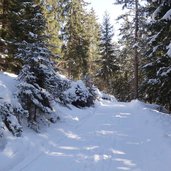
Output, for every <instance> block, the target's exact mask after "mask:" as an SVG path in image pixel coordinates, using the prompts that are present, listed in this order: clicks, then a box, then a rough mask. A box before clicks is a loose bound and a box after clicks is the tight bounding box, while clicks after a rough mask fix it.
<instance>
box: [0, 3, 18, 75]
mask: <svg viewBox="0 0 171 171" xmlns="http://www.w3.org/2000/svg"><path fill="white" fill-rule="evenodd" d="M19 8H20V3H19V2H18V1H15V0H14V1H10V0H1V1H0V47H1V54H0V65H1V69H2V70H6V71H7V70H10V71H13V72H18V67H19V64H20V63H19V62H18V61H17V60H15V59H14V54H15V45H14V44H15V42H16V37H15V32H14V30H15V28H16V27H15V24H14V23H15V22H16V21H17V18H18V15H19V13H18V12H19V11H18V9H19ZM16 31H17V30H16Z"/></svg>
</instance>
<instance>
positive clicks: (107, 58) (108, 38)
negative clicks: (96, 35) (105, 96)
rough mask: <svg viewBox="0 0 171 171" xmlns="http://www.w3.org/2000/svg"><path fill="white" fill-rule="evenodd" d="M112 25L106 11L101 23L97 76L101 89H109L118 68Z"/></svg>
mask: <svg viewBox="0 0 171 171" xmlns="http://www.w3.org/2000/svg"><path fill="white" fill-rule="evenodd" d="M113 35H114V33H113V26H112V25H111V24H110V17H109V15H108V14H107V12H106V13H105V15H104V19H103V25H102V27H101V43H100V55H101V58H100V60H99V71H98V73H97V75H98V77H100V79H102V81H103V82H101V86H102V89H106V90H108V91H110V90H109V89H110V88H111V79H112V77H113V76H114V73H115V72H116V71H117V70H118V69H119V68H118V64H117V56H116V54H115V50H114V45H113V43H112V38H113Z"/></svg>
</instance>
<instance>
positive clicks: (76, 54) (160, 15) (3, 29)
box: [0, 0, 171, 132]
mask: <svg viewBox="0 0 171 171" xmlns="http://www.w3.org/2000/svg"><path fill="white" fill-rule="evenodd" d="M113 1H114V2H113V5H122V7H123V14H122V15H121V16H120V17H118V20H119V22H120V23H121V24H120V29H119V31H120V35H119V37H118V41H117V42H114V41H113V36H114V34H115V33H114V29H113V27H114V26H112V25H111V23H110V22H111V21H110V16H109V14H108V13H107V12H106V13H105V14H104V19H103V23H102V24H99V23H98V20H97V16H96V14H95V11H94V10H93V9H89V4H88V3H87V2H86V1H84V0H0V70H1V71H7V72H13V73H16V74H18V75H19V80H20V84H19V86H18V94H17V97H18V99H19V101H20V107H19V108H17V109H16V108H15V109H10V108H12V107H10V104H6V105H5V107H4V105H2V106H1V105H0V108H1V110H2V113H4V119H3V120H5V121H6V120H8V116H6V115H5V113H6V111H8V110H12V111H13V113H15V115H17V117H18V118H20V119H21V118H22V117H23V116H27V120H28V122H29V125H30V127H32V128H34V129H37V125H36V126H35V121H36V120H37V118H38V117H39V115H40V113H41V116H43V117H44V118H46V119H48V120H50V121H51V122H55V120H56V118H54V116H53V112H52V107H51V100H52V99H54V98H55V99H58V100H59V101H60V102H61V103H63V104H64V105H65V104H67V103H72V104H74V105H76V106H79V107H80V106H81V107H84V106H90V105H92V104H93V101H94V100H95V99H96V93H95V87H94V86H93V84H94V85H95V86H97V87H98V88H99V89H100V90H103V91H105V92H106V93H109V94H113V95H114V96H115V97H116V98H117V99H118V100H120V101H129V100H131V99H135V98H138V99H140V100H143V101H145V102H149V103H157V104H159V105H162V106H164V107H165V108H167V109H168V110H170V111H171V1H170V0H144V1H138V0H113ZM111 5H112V4H111ZM59 73H62V74H64V75H66V76H67V77H68V79H65V80H64V79H62V78H61V77H60V76H59ZM76 80H83V82H81V81H80V82H81V83H80V82H79V83H78V81H76ZM80 84H81V85H82V86H85V87H86V88H87V89H86V92H85V91H84V92H83V91H82V90H81V86H80ZM72 86H75V89H76V90H77V91H76V92H77V93H76V96H77V98H76V99H74V97H71V96H67V95H66V93H65V94H64V93H63V92H64V91H65V92H66V90H68V89H69V88H71V87H72ZM78 97H79V98H78ZM83 98H84V100H82V99H83ZM85 99H86V100H85ZM42 113H43V114H42ZM23 114H24V115H23ZM48 114H49V115H48ZM35 127H36V128H35ZM10 129H12V128H10ZM17 129H18V131H19V132H20V128H17ZM14 132H15V131H14Z"/></svg>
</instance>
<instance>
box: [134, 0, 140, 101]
mask: <svg viewBox="0 0 171 171" xmlns="http://www.w3.org/2000/svg"><path fill="white" fill-rule="evenodd" d="M138 19H139V18H138V0H135V47H134V48H135V52H134V55H135V56H134V90H135V92H134V98H135V99H137V98H138V22H139V21H138Z"/></svg>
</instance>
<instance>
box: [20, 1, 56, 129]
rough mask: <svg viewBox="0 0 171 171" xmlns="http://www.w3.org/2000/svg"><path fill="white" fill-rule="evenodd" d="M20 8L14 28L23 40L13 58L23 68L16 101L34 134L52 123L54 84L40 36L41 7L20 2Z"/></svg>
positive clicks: (41, 28)
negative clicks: (18, 101)
mask: <svg viewBox="0 0 171 171" xmlns="http://www.w3.org/2000/svg"><path fill="white" fill-rule="evenodd" d="M21 5H22V7H23V10H22V12H23V13H22V14H21V16H20V17H21V18H20V23H19V24H18V25H17V26H18V29H19V30H20V33H21V34H22V35H23V36H22V39H21V41H20V42H19V43H18V44H17V45H18V49H17V58H19V59H21V60H22V62H23V64H24V65H23V68H22V70H21V72H20V74H19V79H20V81H21V82H20V84H19V92H18V98H19V100H20V103H21V105H22V107H23V108H24V109H25V110H26V111H28V114H29V115H28V118H27V121H28V124H29V126H30V127H31V128H33V129H35V130H36V131H38V130H39V126H40V124H39V123H40V122H41V123H42V122H44V123H47V122H49V121H51V122H55V121H56V118H57V116H56V115H54V112H53V108H52V106H51V100H52V96H51V94H50V93H52V92H51V91H53V90H54V88H55V87H56V84H57V81H56V77H55V71H54V67H53V65H52V63H51V60H50V57H51V52H50V51H49V49H48V46H47V44H46V36H45V35H44V31H45V26H46V21H45V18H44V16H43V7H42V6H40V4H37V3H35V2H34V0H32V1H25V2H22V3H21ZM53 92H54V91H53Z"/></svg>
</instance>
